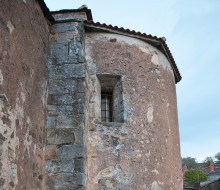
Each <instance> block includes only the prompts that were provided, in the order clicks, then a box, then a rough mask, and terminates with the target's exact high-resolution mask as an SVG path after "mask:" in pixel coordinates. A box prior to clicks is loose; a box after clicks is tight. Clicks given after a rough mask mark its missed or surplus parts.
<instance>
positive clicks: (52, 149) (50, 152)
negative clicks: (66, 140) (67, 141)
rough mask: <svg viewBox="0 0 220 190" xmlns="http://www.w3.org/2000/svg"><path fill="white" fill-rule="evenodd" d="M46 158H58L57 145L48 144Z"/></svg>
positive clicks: (45, 150)
mask: <svg viewBox="0 0 220 190" xmlns="http://www.w3.org/2000/svg"><path fill="white" fill-rule="evenodd" d="M44 152H45V155H44V158H45V160H52V159H56V158H57V147H56V146H55V145H47V146H46V147H45V149H44Z"/></svg>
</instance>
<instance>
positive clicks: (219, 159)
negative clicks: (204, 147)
mask: <svg viewBox="0 0 220 190" xmlns="http://www.w3.org/2000/svg"><path fill="white" fill-rule="evenodd" d="M215 158H216V159H217V160H218V161H220V152H218V153H217V154H216V155H215Z"/></svg>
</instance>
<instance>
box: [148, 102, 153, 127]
mask: <svg viewBox="0 0 220 190" xmlns="http://www.w3.org/2000/svg"><path fill="white" fill-rule="evenodd" d="M153 112H154V108H153V105H151V104H150V105H148V108H147V121H148V123H151V122H152V121H153V118H154V116H153Z"/></svg>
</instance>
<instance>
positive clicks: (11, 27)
mask: <svg viewBox="0 0 220 190" xmlns="http://www.w3.org/2000/svg"><path fill="white" fill-rule="evenodd" d="M7 27H8V29H9V32H10V34H11V33H12V32H13V30H14V29H15V27H14V26H13V24H12V23H11V21H8V23H7Z"/></svg>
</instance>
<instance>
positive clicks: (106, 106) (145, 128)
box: [0, 0, 182, 190]
mask: <svg viewBox="0 0 220 190" xmlns="http://www.w3.org/2000/svg"><path fill="white" fill-rule="evenodd" d="M180 80H181V76H180V73H179V71H178V68H177V66H176V64H175V61H174V59H173V56H172V54H171V52H170V50H169V48H168V46H167V44H166V40H165V38H159V37H156V36H152V35H147V34H145V33H140V32H136V31H133V30H132V31H131V30H129V29H124V28H120V27H117V26H112V25H107V24H101V23H99V22H94V21H93V18H92V13H91V10H90V9H88V8H87V7H86V6H82V7H81V8H79V9H74V10H61V11H55V12H50V11H49V9H48V8H47V6H46V5H45V3H44V1H43V0H0V189H1V190H181V189H182V173H181V158H180V144H179V131H178V118H177V102H176V87H175V85H176V83H177V82H179V81H180Z"/></svg>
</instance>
